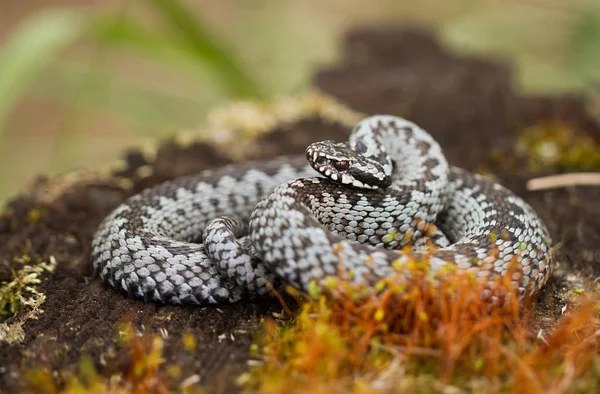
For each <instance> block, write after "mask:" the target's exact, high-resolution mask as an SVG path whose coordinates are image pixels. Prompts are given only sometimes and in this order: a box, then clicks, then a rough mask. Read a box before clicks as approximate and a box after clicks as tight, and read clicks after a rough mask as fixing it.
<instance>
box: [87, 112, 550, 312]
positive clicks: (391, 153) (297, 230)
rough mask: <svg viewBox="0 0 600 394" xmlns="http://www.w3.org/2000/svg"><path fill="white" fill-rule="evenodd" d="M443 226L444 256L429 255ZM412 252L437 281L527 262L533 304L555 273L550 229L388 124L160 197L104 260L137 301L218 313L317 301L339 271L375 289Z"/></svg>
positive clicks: (113, 281)
mask: <svg viewBox="0 0 600 394" xmlns="http://www.w3.org/2000/svg"><path fill="white" fill-rule="evenodd" d="M306 159H308V161H309V163H308V164H307V163H306ZM319 174H320V175H321V176H320V177H318V176H317V175H319ZM431 224H435V225H436V227H438V228H439V229H440V230H441V232H440V231H438V232H437V233H435V235H434V240H435V242H436V244H437V245H439V246H440V248H438V249H436V250H435V251H432V252H426V251H423V250H422V249H423V242H422V240H423V239H424V234H425V233H426V232H427V231H428V228H430V226H429V225H431ZM246 234H248V235H247V236H246ZM237 237H240V238H239V239H238V238H237ZM409 244H410V245H414V252H412V253H410V256H411V257H412V258H415V259H420V258H426V259H428V261H429V262H430V267H431V269H432V270H433V271H436V270H438V269H440V268H441V267H443V266H445V265H447V264H455V265H456V266H457V267H458V268H459V269H463V270H467V271H472V272H474V273H475V274H476V276H477V277H478V278H480V279H481V280H484V281H485V280H488V279H489V278H492V277H495V276H498V275H502V274H505V273H506V272H507V271H508V270H509V268H510V266H511V264H514V263H515V262H516V264H517V266H518V268H519V269H518V270H516V271H515V272H512V271H511V275H512V276H511V278H512V280H513V282H514V283H515V285H516V286H517V287H518V289H519V292H520V294H521V295H525V294H533V293H535V292H537V291H538V290H539V289H540V288H541V287H542V286H543V285H544V284H545V282H546V280H547V279H548V276H549V275H550V272H551V269H552V263H553V258H552V253H551V240H550V237H549V235H548V231H547V229H546V227H545V225H544V224H543V223H542V222H541V220H540V219H539V218H538V216H537V215H536V214H535V212H534V211H533V210H532V208H531V207H530V206H529V205H528V204H527V203H526V202H525V201H523V200H522V199H521V198H519V197H517V196H516V195H514V194H513V193H512V192H510V191H509V190H507V189H505V188H504V187H502V186H500V185H498V184H496V183H493V182H491V181H489V180H486V179H484V178H482V177H480V176H478V175H474V174H472V173H469V172H468V171H466V170H463V169H460V168H457V167H453V166H449V165H448V163H447V162H446V159H445V157H444V155H443V153H442V151H441V149H440V147H439V145H438V144H437V142H436V141H435V140H434V139H433V138H432V137H431V136H430V135H429V134H428V133H426V132H425V131H424V130H422V129H421V128H419V127H418V126H417V125H415V124H414V123H411V122H409V121H407V120H404V119H402V118H397V117H393V116H387V115H378V116H372V117H369V118H366V119H364V120H362V121H361V122H359V123H358V125H357V126H356V127H355V129H354V130H353V132H352V134H351V136H350V139H349V142H347V143H337V144H336V143H333V142H331V141H325V142H319V143H315V144H312V145H311V146H309V147H308V149H307V150H306V157H281V158H277V159H273V160H271V161H265V162H259V163H248V164H242V165H231V166H228V167H223V168H220V169H217V170H214V171H204V172H202V173H200V174H197V175H192V176H187V177H182V178H178V179H175V180H172V181H168V182H165V183H163V184H160V185H158V186H155V187H152V188H149V189H147V190H145V191H143V192H142V193H140V194H138V195H135V196H133V197H131V198H129V199H128V200H126V201H125V202H124V203H123V204H122V205H120V206H119V207H117V208H116V210H114V211H113V212H112V213H111V214H110V215H109V216H108V217H107V218H106V219H104V221H103V222H102V223H101V224H100V226H99V228H98V230H97V232H96V234H95V236H94V240H93V243H92V259H93V263H94V267H95V270H96V272H97V273H98V275H99V276H100V277H101V278H102V279H103V280H105V281H106V282H108V283H109V284H110V285H112V286H114V287H116V288H118V289H122V290H124V291H125V292H127V293H128V294H129V295H130V296H132V297H139V298H143V299H145V300H152V301H158V302H162V303H175V304H182V303H193V304H215V303H227V302H235V301H238V300H240V299H242V298H243V297H249V296H254V295H258V294H265V293H267V292H268V287H267V285H266V283H267V282H268V283H277V282H278V281H282V282H284V283H287V284H290V285H292V286H295V287H297V288H299V289H300V290H305V291H306V290H307V289H308V288H309V285H310V283H311V281H313V280H314V281H316V282H317V283H320V282H321V281H323V280H324V278H325V277H326V276H327V275H337V274H339V273H340V262H343V264H341V267H342V269H343V270H344V271H345V273H346V274H348V275H347V277H348V278H351V280H353V281H355V282H358V283H367V284H373V283H374V282H375V281H377V280H378V279H381V278H384V277H388V276H391V275H395V274H396V275H397V273H398V271H397V268H395V264H392V262H395V263H398V262H399V263H402V261H406V260H407V259H408V257H409V255H408V254H407V253H406V252H403V251H401V250H399V249H401V248H402V247H403V246H405V245H409Z"/></svg>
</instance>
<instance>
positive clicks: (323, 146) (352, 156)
mask: <svg viewBox="0 0 600 394" xmlns="http://www.w3.org/2000/svg"><path fill="white" fill-rule="evenodd" d="M306 158H307V159H308V162H309V163H310V165H311V166H312V168H314V169H315V170H316V171H318V172H319V173H320V174H321V175H323V176H325V177H327V178H329V179H331V180H332V181H335V182H338V183H341V184H344V185H351V186H354V187H360V188H364V189H379V188H384V187H387V186H389V185H390V184H391V183H392V177H391V174H388V173H386V171H385V168H384V165H382V164H380V163H378V162H377V161H375V160H372V159H370V158H368V157H365V156H363V155H361V154H360V153H359V152H358V151H356V150H354V149H352V148H351V147H350V145H348V143H344V142H334V141H321V142H315V143H313V144H311V145H309V147H308V148H307V149H306ZM388 172H389V171H388Z"/></svg>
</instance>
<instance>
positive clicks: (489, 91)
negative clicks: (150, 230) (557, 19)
mask: <svg viewBox="0 0 600 394" xmlns="http://www.w3.org/2000/svg"><path fill="white" fill-rule="evenodd" d="M344 46H345V52H344V56H343V59H342V60H341V62H340V63H339V64H338V65H335V66H333V67H331V68H329V69H326V70H323V71H320V72H319V73H317V75H316V76H315V78H314V84H315V85H316V86H317V87H318V88H320V89H321V90H323V91H324V92H326V93H328V94H331V95H333V96H335V97H337V98H338V99H339V100H341V101H343V102H345V103H347V104H348V105H349V106H350V107H352V108H354V109H357V110H360V111H362V112H365V113H389V114H397V115H401V116H405V117H408V118H410V119H411V120H413V121H415V122H416V123H418V124H420V125H421V126H423V127H424V128H425V129H426V130H429V131H430V132H431V133H432V134H433V135H434V136H435V137H436V138H437V139H438V140H439V141H440V143H441V145H442V147H443V148H444V150H445V152H446V155H447V157H448V159H449V161H450V162H451V163H452V164H454V165H457V166H461V167H465V168H468V169H471V170H477V169H478V168H480V166H481V165H482V164H486V163H488V162H489V155H490V153H491V152H492V151H493V150H498V149H501V150H503V151H505V152H511V151H512V150H513V147H514V144H515V139H516V135H517V134H518V133H519V131H521V130H523V129H524V128H526V127H528V126H531V125H534V124H538V123H541V122H545V121H550V120H562V121H564V122H566V123H567V124H569V125H571V126H572V127H573V128H574V129H576V130H579V131H580V132H581V133H591V134H596V135H600V131H599V129H598V126H597V125H595V124H594V123H593V122H592V121H591V119H589V118H588V117H587V115H586V114H585V111H584V109H583V105H582V101H581V99H580V98H577V97H522V96H520V95H518V94H517V93H515V91H513V89H512V81H511V70H510V69H509V68H508V67H507V66H506V65H503V64H499V63H497V62H493V61H488V60H484V59H475V58H470V57H457V56H455V55H453V54H451V53H448V52H447V51H446V50H445V49H443V48H441V47H440V45H439V44H438V43H437V42H436V40H435V39H433V38H432V37H431V36H430V35H428V34H425V33H422V32H419V31H415V30H404V29H395V28H390V29H384V30H360V31H354V32H352V33H350V34H349V35H348V36H347V39H346V40H345V43H344ZM347 132H348V130H346V129H344V128H343V127H341V126H336V125H335V124H331V123H326V122H323V121H321V120H319V119H306V120H303V121H300V122H298V123H295V124H289V125H282V126H281V127H279V128H277V129H276V130H273V131H272V132H271V133H270V134H268V135H265V136H263V137H261V138H260V139H259V140H257V141H256V142H255V145H254V147H251V149H249V151H250V152H252V154H251V156H252V158H268V157H272V156H275V155H278V154H282V153H302V152H303V151H304V148H305V147H306V145H307V144H308V143H310V142H312V141H315V140H323V139H336V140H343V139H345V138H346V135H347ZM125 158H126V161H127V163H128V165H127V168H126V169H125V170H123V171H122V172H121V173H120V174H119V175H120V176H124V177H131V179H133V180H134V187H133V188H132V189H131V190H128V191H126V192H125V191H123V190H122V189H120V188H118V187H116V186H114V185H111V184H110V182H105V181H102V182H101V181H98V182H93V181H90V179H87V180H85V182H84V181H81V182H80V183H76V184H74V185H71V186H70V187H68V188H66V189H65V192H63V193H58V195H56V196H54V197H52V198H51V199H48V198H47V194H44V190H45V188H46V187H47V186H48V180H42V179H40V181H39V182H38V183H37V185H35V186H34V187H33V188H31V189H30V190H28V191H27V192H25V193H24V194H23V195H21V196H20V197H18V198H16V199H15V200H14V201H12V202H11V203H10V204H9V208H10V209H11V210H12V214H11V215H10V217H8V218H6V219H3V220H2V221H1V222H0V281H6V280H9V279H10V274H11V268H12V267H13V263H12V259H13V257H14V256H17V255H22V254H23V247H24V245H27V243H29V242H30V244H31V246H30V247H29V248H28V250H27V253H28V254H30V255H32V256H37V257H41V258H44V259H48V258H49V256H51V255H52V256H54V257H55V258H56V260H57V261H58V264H59V265H58V268H57V269H56V271H55V272H54V273H53V274H52V275H51V276H50V277H49V279H48V280H47V281H46V282H44V283H43V284H42V285H41V286H40V289H41V290H43V291H45V292H46V294H47V301H46V302H45V304H44V305H43V309H44V311H45V312H44V313H43V314H42V315H41V316H40V317H39V319H38V320H30V321H28V322H27V323H26V324H25V334H26V337H25V341H24V342H23V343H22V344H13V345H7V344H0V388H1V390H2V391H3V392H14V391H16V390H18V389H22V388H23V387H24V385H25V384H26V379H25V378H24V375H25V373H26V371H28V370H32V369H39V368H42V367H45V368H48V369H49V370H50V371H58V372H56V373H55V377H56V379H57V381H58V383H59V384H60V383H61V378H60V376H61V375H63V376H64V372H65V371H66V372H75V371H76V370H77V368H78V365H79V362H80V360H81V357H82V356H83V355H90V356H91V357H92V358H93V360H94V362H95V363H96V367H97V368H98V370H99V371H100V373H101V374H102V375H104V376H107V377H108V376H110V375H112V374H115V373H117V372H119V371H122V370H124V369H125V368H126V367H127V365H128V363H129V362H130V360H129V357H128V355H127V352H126V350H125V349H123V348H122V346H121V345H119V344H118V342H117V340H116V331H117V329H118V326H119V323H120V322H123V321H131V322H133V323H134V325H135V327H137V328H138V329H139V330H140V331H144V332H146V333H152V334H160V333H161V332H160V329H166V330H167V331H168V337H167V339H166V346H165V351H164V357H165V360H166V362H167V363H168V364H169V365H171V364H177V365H179V366H180V367H181V370H182V375H181V377H182V378H186V377H188V376H191V375H194V374H198V375H199V376H200V383H201V385H202V386H203V387H205V388H206V389H207V390H208V392H226V391H233V390H235V383H234V381H235V379H236V377H237V376H239V375H240V374H241V373H242V372H244V371H245V370H246V369H247V360H248V359H249V358H250V352H249V346H250V344H251V340H252V337H251V334H250V333H249V332H251V330H253V329H255V328H256V327H257V325H258V323H259V320H260V319H261V317H263V316H266V315H268V314H270V313H272V312H275V311H276V312H279V311H280V310H281V306H280V305H279V304H278V303H277V302H276V301H272V300H258V301H253V302H242V303H238V304H236V305H230V306H222V307H219V308H214V307H213V308H211V307H207V308H194V307H178V306H159V305H155V304H149V303H144V302H141V301H137V300H132V299H129V298H127V297H125V296H124V295H123V294H121V293H118V292H117V291H115V290H113V289H112V288H109V287H107V286H105V285H104V284H103V283H102V282H101V281H100V280H99V279H98V278H95V277H94V275H93V271H92V266H91V262H90V258H89V254H90V246H89V245H90V242H91V238H92V234H93V232H94V230H95V228H96V226H97V225H98V223H99V222H100V221H101V220H102V218H103V217H104V216H105V215H107V214H108V213H109V212H110V211H111V209H112V208H114V207H115V206H116V205H117V204H118V203H119V202H121V201H122V200H123V199H124V198H126V197H127V196H128V195H130V194H133V193H135V192H137V191H139V190H141V189H143V188H145V187H147V186H150V185H153V184H156V183H158V182H160V181H163V180H166V179H170V178H174V177H176V176H179V175H183V174H189V173H195V172H197V171H199V170H202V169H205V168H210V167H217V166H221V165H223V164H226V163H228V162H230V161H231V159H229V158H228V155H227V154H226V153H225V152H220V151H217V149H216V148H214V147H211V146H209V145H206V144H200V143H197V144H193V145H191V146H188V147H180V146H178V145H176V144H174V143H166V144H164V145H163V146H161V147H160V149H159V151H158V155H157V156H156V158H154V159H153V160H152V161H151V162H147V159H145V158H144V156H143V155H142V154H141V153H139V152H129V153H128V154H127V155H126V156H125ZM507 160H508V158H507ZM142 165H149V166H151V167H152V169H153V175H151V176H150V177H147V178H144V179H143V180H135V177H133V174H134V172H135V170H136V169H137V168H139V167H140V166H142ZM503 168H504V167H502V166H496V167H493V168H492V170H493V172H494V173H495V175H496V176H497V177H498V179H499V181H500V182H501V183H503V184H504V185H506V186H507V187H509V188H510V189H512V190H514V191H515V192H516V193H517V194H519V195H520V196H522V197H524V198H525V199H526V200H527V201H528V202H529V203H530V204H531V205H532V206H533V207H534V208H535V210H536V211H537V212H538V213H539V214H540V216H541V217H542V218H543V219H544V220H545V221H546V223H547V225H548V227H549V228H550V231H551V233H552V235H553V238H554V239H555V240H556V241H557V242H560V243H562V248H561V250H560V253H559V266H558V268H557V270H556V272H555V275H554V276H553V278H552V279H551V280H550V282H549V284H548V286H546V288H545V290H544V291H543V292H542V294H541V296H540V299H539V310H540V315H541V316H542V323H543V322H544V320H545V321H546V322H548V324H550V322H551V321H553V320H554V319H555V317H556V316H557V315H559V314H560V308H561V307H562V306H563V305H564V303H562V301H561V300H560V295H561V293H562V291H564V289H566V288H569V289H570V288H573V287H574V286H578V285H580V284H578V283H577V280H582V279H585V278H588V279H590V278H591V279H593V278H595V277H596V276H599V275H600V204H599V203H598V201H600V189H598V188H576V189H568V190H554V191H545V192H527V191H526V189H525V182H526V180H527V179H529V178H531V177H532V176H534V175H535V174H531V173H528V172H527V171H526V170H524V169H523V170H521V171H518V172H514V171H508V170H505V169H503ZM42 196H46V197H44V198H42ZM39 208H44V209H45V210H47V214H46V215H44V216H42V218H41V219H40V220H39V221H38V222H37V223H35V224H27V220H26V219H25V218H26V217H27V215H28V212H30V211H31V210H32V209H39ZM567 272H568V273H569V276H567V275H566V273H567ZM13 319H14V318H13ZM10 322H11V320H9V321H8V322H7V323H10ZM185 332H190V333H193V334H194V335H195V336H196V337H197V338H198V346H197V350H196V351H195V352H192V353H190V352H186V351H184V350H183V345H182V341H181V338H182V335H183V334H184V333H185ZM223 334H224V335H223Z"/></svg>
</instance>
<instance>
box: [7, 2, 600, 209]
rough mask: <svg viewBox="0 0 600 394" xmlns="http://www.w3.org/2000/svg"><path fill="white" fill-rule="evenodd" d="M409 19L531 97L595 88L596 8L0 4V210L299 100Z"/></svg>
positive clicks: (598, 55)
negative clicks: (284, 100)
mask: <svg viewBox="0 0 600 394" xmlns="http://www.w3.org/2000/svg"><path fill="white" fill-rule="evenodd" d="M406 22H410V23H418V24H423V25H426V26H430V27H434V28H436V29H437V30H439V32H440V34H441V36H442V38H443V39H444V41H445V42H447V44H448V45H450V46H452V47H454V48H455V50H456V51H459V52H485V53H490V54H494V56H498V57H503V58H506V59H508V60H509V61H511V62H512V63H513V64H514V65H515V66H516V67H517V69H518V74H517V83H518V88H520V89H523V90H525V91H529V92H564V91H578V90H582V89H586V88H589V87H590V86H592V85H593V82H594V81H598V80H600V1H598V0H526V1H517V0H453V1H449V0H438V1H434V0H421V1H419V2H408V1H407V2H400V1H397V0H370V1H368V2H367V1H364V0H319V1H317V0H237V1H235V0H211V1H210V0H196V1H192V0H188V1H184V0H179V1H177V0H94V1H92V0H87V1H85V0H27V1H18V0H3V1H1V2H0V201H3V200H5V199H6V198H9V197H10V196H13V195H15V194H16V193H17V192H18V190H19V189H20V188H21V187H23V185H24V184H26V183H27V182H28V181H30V180H31V178H32V177H33V176H34V175H35V174H39V173H58V172H64V171H68V170H70V169H73V168H78V167H85V168H98V167H99V166H101V165H103V164H106V163H108V162H109V161H110V160H112V159H114V158H116V157H118V155H119V153H120V152H122V151H123V149H124V148H126V147H127V146H132V145H135V144H140V143H144V142H145V141H147V140H152V139H156V138H159V137H161V136H165V135H168V134H171V133H173V132H175V131H176V130H177V129H180V128H188V127H194V126H196V125H198V124H199V123H201V122H202V120H203V118H204V116H205V115H206V113H207V111H208V110H209V109H210V108H211V107H214V106H216V105H220V104H223V103H225V102H227V101H228V100H231V99H234V98H269V97H273V96H276V95H281V94H292V93H294V92H299V91H302V90H304V89H305V88H306V87H307V86H308V82H309V78H310V75H311V73H312V72H313V71H314V70H315V68H318V67H319V66H322V65H326V64H330V63H332V62H334V61H335V60H336V58H337V56H338V54H339V48H338V47H339V43H340V37H341V35H342V34H343V32H344V31H346V30H347V29H348V28H349V27H353V26H359V25H360V26H364V25H374V24H382V25H383V24H391V23H396V24H397V23H406Z"/></svg>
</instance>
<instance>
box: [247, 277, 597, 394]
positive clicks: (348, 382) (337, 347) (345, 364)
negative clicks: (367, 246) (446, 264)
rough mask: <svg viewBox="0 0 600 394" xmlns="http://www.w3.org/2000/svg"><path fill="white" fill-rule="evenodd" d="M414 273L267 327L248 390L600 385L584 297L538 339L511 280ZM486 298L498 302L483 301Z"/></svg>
mask: <svg viewBox="0 0 600 394" xmlns="http://www.w3.org/2000/svg"><path fill="white" fill-rule="evenodd" d="M411 272H413V274H414V278H413V279H412V280H411V281H410V283H411V284H410V285H406V284H399V283H398V281H397V280H394V279H390V280H385V281H382V282H380V283H379V284H378V285H377V286H375V288H374V289H372V290H370V291H366V292H365V289H364V288H357V287H356V286H354V285H351V284H350V283H349V282H347V281H343V280H339V279H337V280H336V279H332V280H331V281H330V282H329V286H328V288H327V289H326V290H324V291H322V292H318V291H314V292H313V294H312V295H311V296H310V297H305V298H304V300H303V302H302V303H301V307H300V311H299V313H298V315H297V317H296V318H295V319H294V321H293V322H291V323H287V324H283V325H280V324H278V323H276V322H275V321H274V320H272V319H270V320H267V321H265V324H264V332H263V333H262V334H260V335H259V337H258V339H257V344H258V346H257V347H255V348H254V349H255V350H256V353H257V356H259V357H261V359H262V363H261V364H260V365H259V366H258V367H256V368H254V369H253V370H252V371H251V372H250V374H249V375H248V376H246V378H245V379H243V381H245V387H246V389H248V391H250V392H254V391H258V392H261V393H283V392H285V393H286V394H291V393H296V392H315V393H327V394H331V393H338V392H357V393H362V392H386V393H387V392H414V391H419V392H432V391H433V392H438V391H446V389H449V388H453V389H461V390H467V391H469V392H471V391H480V392H486V393H489V392H510V393H549V392H551V393H564V392H569V390H571V391H573V390H575V388H576V387H579V386H577V384H582V382H583V383H585V384H587V385H588V386H589V385H592V384H593V385H595V384H597V383H598V381H600V375H599V374H598V372H596V373H595V376H594V375H592V376H588V374H589V373H590V371H591V369H590V366H591V365H592V363H594V362H596V363H597V362H598V360H597V358H596V353H597V349H598V344H599V343H598V338H597V330H598V329H600V322H599V320H598V319H597V310H596V308H597V305H598V303H597V302H596V300H595V299H592V298H589V297H584V296H580V297H579V302H578V304H577V305H574V306H573V308H572V310H571V312H569V313H568V314H566V315H564V316H562V317H561V318H560V320H559V321H558V322H557V324H556V327H555V328H554V329H553V331H552V332H551V333H548V334H545V335H538V334H539V333H538V330H537V329H536V328H535V324H534V321H533V318H532V313H531V310H532V308H531V303H530V302H529V301H526V302H521V301H519V300H518V298H517V297H516V291H515V289H514V288H513V287H512V285H511V281H510V278H509V277H508V275H507V276H505V277H502V278H500V279H498V280H497V281H496V282H495V283H493V284H492V285H491V286H490V285H489V284H488V286H484V285H483V284H481V283H479V282H478V281H476V280H474V277H473V275H469V274H465V273H461V272H458V271H456V270H454V271H453V270H449V271H448V272H446V273H445V274H443V275H441V277H440V278H438V281H434V280H433V279H432V278H431V277H430V276H428V275H427V273H426V272H427V269H426V267H425V266H424V265H420V266H417V265H415V266H414V267H413V269H412V270H411ZM434 282H435V283H434ZM486 289H487V290H490V289H491V290H492V292H493V294H496V295H499V296H500V297H499V300H500V301H499V302H496V303H490V302H489V301H485V300H483V299H482V298H481V297H480V296H479V295H480V294H482V292H483V291H484V290H486ZM291 293H292V294H293V295H295V296H296V297H300V296H299V295H298V294H297V293H296V292H294V291H292V292H291ZM544 337H546V338H545V339H544ZM584 378H585V379H584ZM594 387H595V386H594Z"/></svg>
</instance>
